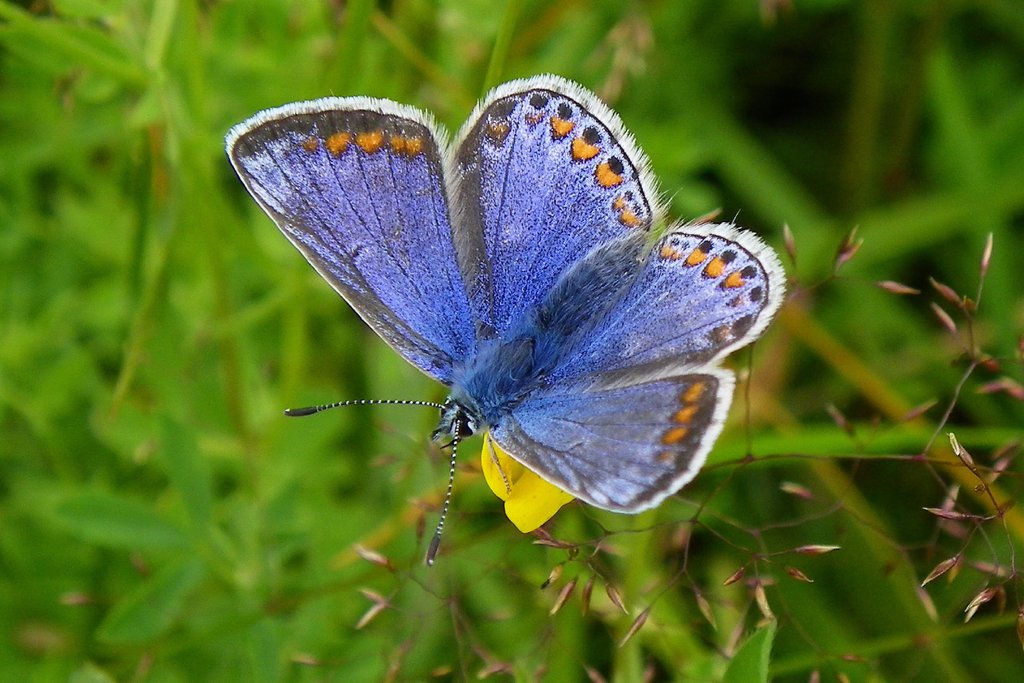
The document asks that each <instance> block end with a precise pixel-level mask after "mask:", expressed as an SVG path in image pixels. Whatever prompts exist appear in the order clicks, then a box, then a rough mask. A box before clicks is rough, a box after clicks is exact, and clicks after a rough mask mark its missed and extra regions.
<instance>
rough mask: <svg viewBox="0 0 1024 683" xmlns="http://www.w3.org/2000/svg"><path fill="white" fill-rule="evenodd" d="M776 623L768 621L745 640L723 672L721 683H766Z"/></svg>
mask: <svg viewBox="0 0 1024 683" xmlns="http://www.w3.org/2000/svg"><path fill="white" fill-rule="evenodd" d="M775 629H776V623H775V622H774V621H769V622H768V623H767V624H766V625H765V626H763V627H761V628H760V629H758V630H757V631H755V632H754V634H753V635H752V636H750V637H749V638H747V642H745V643H743V645H742V646H740V649H739V651H738V652H737V653H736V655H735V656H734V657H733V658H732V661H730V662H729V668H727V669H726V670H725V676H724V677H723V678H722V681H723V683H754V682H755V681H757V682H760V683H767V681H768V663H769V661H770V659H771V654H772V644H773V643H774V642H775Z"/></svg>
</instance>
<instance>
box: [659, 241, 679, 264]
mask: <svg viewBox="0 0 1024 683" xmlns="http://www.w3.org/2000/svg"><path fill="white" fill-rule="evenodd" d="M658 255H659V256H661V258H663V259H665V260H667V261H676V260H678V259H681V258H683V255H682V254H681V253H680V252H679V251H677V250H676V249H673V248H672V247H671V246H669V245H668V244H663V245H661V251H659V252H658Z"/></svg>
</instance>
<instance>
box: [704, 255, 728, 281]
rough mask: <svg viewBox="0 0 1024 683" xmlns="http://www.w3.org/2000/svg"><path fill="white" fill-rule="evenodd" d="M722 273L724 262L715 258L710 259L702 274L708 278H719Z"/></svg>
mask: <svg viewBox="0 0 1024 683" xmlns="http://www.w3.org/2000/svg"><path fill="white" fill-rule="evenodd" d="M723 271H725V261H723V260H722V259H720V258H718V257H717V256H716V257H715V258H713V259H711V263H709V264H708V265H707V266H706V267H705V268H704V274H705V275H707V276H708V277H720V276H721V275H722V272H723Z"/></svg>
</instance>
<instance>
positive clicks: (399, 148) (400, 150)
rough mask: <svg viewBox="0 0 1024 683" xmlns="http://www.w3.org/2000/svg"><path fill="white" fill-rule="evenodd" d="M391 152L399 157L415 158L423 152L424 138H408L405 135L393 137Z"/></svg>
mask: <svg viewBox="0 0 1024 683" xmlns="http://www.w3.org/2000/svg"><path fill="white" fill-rule="evenodd" d="M391 151H393V152H394V153H395V154H397V155H399V156H404V157H410V158H411V157H414V156H416V155H417V154H419V153H420V152H422V151H423V138H407V137H405V136H404V135H393V136H392V137H391Z"/></svg>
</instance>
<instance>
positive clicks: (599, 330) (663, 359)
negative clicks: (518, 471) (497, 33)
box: [227, 76, 785, 513]
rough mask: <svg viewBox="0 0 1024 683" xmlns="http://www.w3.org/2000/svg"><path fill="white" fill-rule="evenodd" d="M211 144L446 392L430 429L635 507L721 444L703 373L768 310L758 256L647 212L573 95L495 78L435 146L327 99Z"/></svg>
mask: <svg viewBox="0 0 1024 683" xmlns="http://www.w3.org/2000/svg"><path fill="white" fill-rule="evenodd" d="M227 153H228V156H229V158H230V160H231V163H232V164H233V165H234V167H235V170H236V171H237V173H238V176H239V177H240V178H241V180H242V182H243V183H244V184H245V187H246V188H247V189H248V191H249V192H250V193H251V194H252V196H253V197H254V198H255V199H256V201H257V202H258V203H259V205H260V206H261V207H262V208H263V210H264V211H266V213H267V214H268V215H269V216H270V217H271V219H273V221H274V222H275V223H276V224H277V226H278V227H279V228H280V229H281V231H282V232H283V233H284V234H285V236H286V237H287V238H288V239H289V240H291V242H292V243H293V244H294V245H295V246H296V247H297V248H298V249H299V251H300V252H302V254H303V255H304V256H305V257H306V260H308V261H309V263H310V264H311V265H312V266H313V267H314V268H315V269H316V270H317V272H318V273H320V275H321V276H322V277H323V278H324V279H325V280H327V282H328V283H330V285H331V286H332V287H333V288H334V289H335V290H336V291H337V292H338V293H339V294H341V296H342V297H344V298H345V300H346V301H348V303H349V304H350V305H351V306H352V308H354V309H355V311H356V312H357V313H358V314H359V315H360V317H362V319H363V320H364V321H366V323H367V324H368V325H369V326H370V327H371V328H372V329H373V330H374V331H375V332H376V333H377V334H378V335H379V336H380V337H381V338H382V339H384V341H386V342H387V343H388V344H389V345H391V347H392V348H394V349H395V350H396V351H398V353H399V354H401V355H402V357H404V358H405V359H406V360H407V361H409V362H410V363H412V364H413V365H414V366H416V367H417V368H419V369H420V370H422V371H423V372H425V373H426V374H427V375H429V376H431V377H433V378H434V379H436V380H438V381H439V382H441V383H443V384H445V385H447V386H448V387H449V388H450V394H449V396H448V398H447V400H446V401H445V403H444V405H443V407H442V414H441V420H440V423H439V425H438V428H437V431H436V432H435V434H436V435H437V434H440V435H444V436H447V437H450V438H451V439H452V440H453V441H455V442H456V443H457V440H458V438H459V437H461V436H465V435H468V434H471V433H475V432H479V431H482V430H489V431H490V436H491V438H492V439H493V440H494V441H495V442H496V443H497V444H498V445H499V446H500V448H502V449H503V450H504V451H506V452H508V453H509V454H511V455H512V456H513V457H514V458H515V459H516V460H518V461H519V462H521V463H522V464H523V465H525V466H526V467H527V468H528V469H529V470H532V471H533V472H535V473H536V474H538V475H540V477H542V478H543V479H545V480H547V481H548V482H550V483H552V484H554V485H556V486H557V487H559V488H561V489H562V490H564V491H566V492H568V493H571V494H572V495H573V496H575V497H577V498H580V499H582V500H583V501H585V502H587V503H589V504H591V505H594V506H596V507H599V508H604V509H607V510H614V511H617V512H626V513H636V512H640V511H642V510H646V509H649V508H651V507H653V506H655V505H657V504H658V503H660V502H661V501H662V500H664V499H665V498H666V497H667V496H669V495H671V494H673V493H675V492H676V491H677V490H678V489H679V488H680V487H682V486H683V485H684V484H686V483H687V482H688V481H690V480H691V479H692V478H693V477H694V476H695V475H696V473H697V471H698V469H699V468H700V466H701V465H702V464H703V462H704V459H705V457H706V455H707V453H708V451H709V449H710V448H711V446H712V444H713V443H714V441H715V439H716V438H717V437H718V434H719V433H720V432H721V429H722V425H723V423H724V421H725V418H726V414H727V412H728V409H729V406H730V403H731V400H732V394H733V387H734V384H735V378H734V376H733V373H732V372H731V371H729V370H728V369H725V368H723V367H721V360H722V358H723V357H724V356H725V355H727V354H728V353H730V352H731V351H733V350H735V349H737V348H739V347H742V346H745V345H746V344H749V343H750V342H752V341H753V340H755V339H757V338H758V337H759V336H760V335H761V333H762V332H763V331H764V329H765V327H766V326H767V325H768V323H769V322H770V320H771V318H772V316H773V315H774V314H775V312H776V310H777V309H778V307H779V305H780V303H781V301H782V297H783V292H784V289H785V287H784V274H783V270H782V266H781V264H780V263H779V259H778V257H777V256H776V254H775V252H774V251H772V250H771V249H770V248H769V247H767V246H765V244H763V243H762V242H761V241H760V240H759V239H758V238H757V237H756V236H754V235H752V234H751V233H749V232H745V231H743V230H740V229H738V228H736V227H735V226H734V225H732V224H728V223H719V224H698V225H692V224H690V225H686V224H675V225H672V226H670V227H669V228H667V229H666V230H664V231H662V232H661V234H660V236H654V235H653V234H652V228H654V227H655V226H659V225H661V224H662V222H663V214H664V207H663V206H662V205H660V204H659V203H658V199H659V198H658V194H657V191H656V189H655V183H654V180H653V178H652V176H651V174H650V172H649V170H648V161H647V158H646V157H645V156H644V154H643V152H641V150H640V149H639V148H638V147H637V145H636V143H635V142H634V141H633V138H632V136H631V135H630V134H629V133H628V132H627V131H626V130H625V128H624V127H623V125H622V123H621V121H620V120H619V117H618V116H617V115H616V114H615V113H614V112H613V111H611V110H610V109H609V108H608V107H606V106H605V105H604V104H603V103H602V102H601V101H600V100H598V98H597V97H596V96H595V95H593V94H592V93H590V92H589V91H587V90H585V89H584V88H582V87H581V86H579V85H576V84H575V83H572V82H569V81H566V80H564V79H561V78H558V77H555V76H538V77H534V78H529V79H525V80H517V81H512V82H509V83H506V84H504V85H502V86H500V87H498V88H496V89H495V90H494V91H492V92H491V93H490V94H489V95H488V96H487V97H486V98H485V99H484V100H483V101H482V102H481V103H480V104H479V105H478V106H477V107H476V109H475V110H474V112H473V114H472V115H471V116H470V117H469V120H468V121H467V122H466V123H465V124H464V125H463V127H462V129H461V130H460V131H459V133H458V135H457V136H456V138H455V143H454V144H453V145H450V144H449V143H448V140H447V136H446V135H445V133H444V132H443V131H442V130H441V129H440V128H439V127H438V125H437V124H436V123H435V122H434V120H433V118H432V117H431V116H430V115H429V114H427V113H424V112H422V111H420V110H418V109H414V108H412V107H408V106H405V105H402V104H397V103H394V102H390V101H387V100H379V99H371V98H365V97H349V98H325V99H320V100H314V101H311V102H301V103H296V104H288V105H285V106H283V107H279V108H276V109H271V110H268V111H264V112H261V113H259V114H256V115H255V116H253V117H252V118H250V119H249V120H247V121H245V122H244V123H242V124H239V125H238V126H235V127H234V128H232V129H231V131H230V132H229V133H228V136H227Z"/></svg>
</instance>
